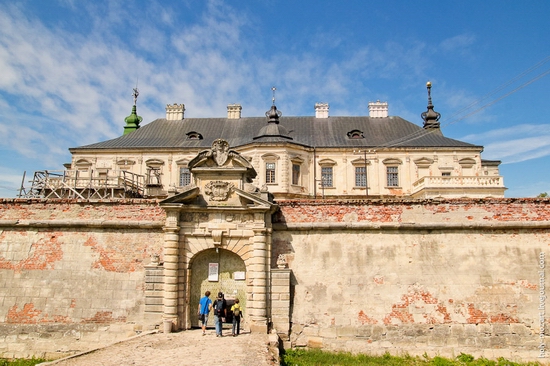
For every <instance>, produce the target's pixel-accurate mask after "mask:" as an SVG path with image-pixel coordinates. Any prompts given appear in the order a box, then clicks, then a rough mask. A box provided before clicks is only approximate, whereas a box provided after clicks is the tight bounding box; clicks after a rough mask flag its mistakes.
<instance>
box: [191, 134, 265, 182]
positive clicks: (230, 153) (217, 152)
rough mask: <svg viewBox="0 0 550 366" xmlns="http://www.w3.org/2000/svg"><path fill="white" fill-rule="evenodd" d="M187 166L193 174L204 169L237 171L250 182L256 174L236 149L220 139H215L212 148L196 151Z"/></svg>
mask: <svg viewBox="0 0 550 366" xmlns="http://www.w3.org/2000/svg"><path fill="white" fill-rule="evenodd" d="M188 167H189V170H190V171H191V172H192V173H193V174H194V175H195V176H196V175H197V174H200V173H201V172H204V171H210V172H223V171H227V170H233V171H235V172H237V171H239V174H240V175H242V176H243V178H244V179H245V181H246V182H247V183H250V182H252V179H254V178H255V177H256V175H257V174H256V170H255V169H254V167H252V164H250V162H249V161H248V160H247V159H246V158H245V157H243V156H242V155H241V154H239V153H238V152H237V151H235V150H230V149H229V143H228V142H227V141H225V140H222V139H217V140H215V141H214V142H213V143H212V148H210V149H208V150H203V151H201V152H200V153H198V155H197V156H196V157H195V158H193V160H191V161H190V162H189V164H188Z"/></svg>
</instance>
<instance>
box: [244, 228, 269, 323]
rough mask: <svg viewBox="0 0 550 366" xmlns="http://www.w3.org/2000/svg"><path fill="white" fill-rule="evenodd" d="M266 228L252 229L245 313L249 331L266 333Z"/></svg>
mask: <svg viewBox="0 0 550 366" xmlns="http://www.w3.org/2000/svg"><path fill="white" fill-rule="evenodd" d="M266 232H267V229H266V228H261V229H254V239H253V240H254V241H253V244H252V248H253V255H252V258H251V261H250V263H251V264H250V268H249V269H248V276H249V280H250V283H251V284H252V289H251V292H250V293H249V294H248V302H247V311H248V314H249V317H250V321H251V324H250V331H252V332H258V333H259V332H262V333H267V254H268V253H267V238H266Z"/></svg>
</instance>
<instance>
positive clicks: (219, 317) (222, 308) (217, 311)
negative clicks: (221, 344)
mask: <svg viewBox="0 0 550 366" xmlns="http://www.w3.org/2000/svg"><path fill="white" fill-rule="evenodd" d="M226 307H227V304H226V302H225V299H224V297H223V292H218V298H217V299H216V300H214V306H213V309H214V323H215V325H216V337H222V326H223V322H224V321H225V316H226V315H227V309H226Z"/></svg>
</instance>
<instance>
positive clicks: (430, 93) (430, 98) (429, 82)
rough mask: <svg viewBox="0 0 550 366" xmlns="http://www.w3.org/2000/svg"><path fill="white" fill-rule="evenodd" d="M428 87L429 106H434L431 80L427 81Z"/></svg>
mask: <svg viewBox="0 0 550 366" xmlns="http://www.w3.org/2000/svg"><path fill="white" fill-rule="evenodd" d="M426 88H428V107H429V106H432V107H433V104H432V82H431V81H428V82H427V83H426Z"/></svg>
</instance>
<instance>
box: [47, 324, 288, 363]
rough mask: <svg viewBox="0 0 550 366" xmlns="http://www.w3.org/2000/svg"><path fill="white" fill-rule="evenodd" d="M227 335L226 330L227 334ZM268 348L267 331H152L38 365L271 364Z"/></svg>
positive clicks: (271, 359) (272, 361)
mask: <svg viewBox="0 0 550 366" xmlns="http://www.w3.org/2000/svg"><path fill="white" fill-rule="evenodd" d="M227 334H229V333H227ZM277 364H278V363H276V362H274V360H273V356H272V354H271V353H270V352H269V351H268V335H267V334H256V333H254V334H251V333H241V335H239V336H238V337H231V336H230V335H226V336H224V337H221V338H219V337H216V334H215V332H214V330H207V334H206V335H205V336H203V335H202V331H201V330H200V329H199V330H188V331H183V332H179V333H169V334H163V333H155V334H146V335H142V336H139V337H134V338H131V339H129V340H127V341H123V342H120V343H116V344H114V345H111V346H108V347H105V348H102V349H99V350H97V351H93V352H90V353H87V354H84V355H80V356H77V357H72V358H68V359H62V360H58V361H54V362H48V363H43V364H41V365H55V366H90V365H94V366H110V365H113V366H114V365H116V366H126V365H132V366H151V365H163V366H171V365H174V366H175V365H209V366H212V365H254V366H256V365H258V366H274V365H277Z"/></svg>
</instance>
